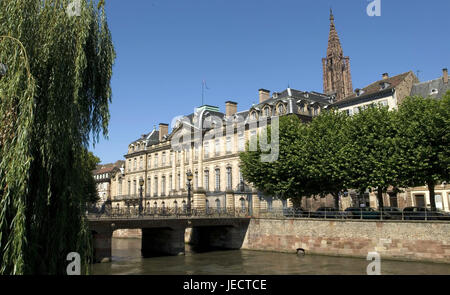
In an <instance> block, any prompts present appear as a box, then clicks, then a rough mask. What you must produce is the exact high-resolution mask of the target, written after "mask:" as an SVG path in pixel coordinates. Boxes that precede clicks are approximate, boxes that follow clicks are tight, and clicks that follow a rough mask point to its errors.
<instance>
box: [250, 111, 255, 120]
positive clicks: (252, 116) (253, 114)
mask: <svg viewBox="0 0 450 295" xmlns="http://www.w3.org/2000/svg"><path fill="white" fill-rule="evenodd" d="M250 119H252V120H256V112H252V113H251V114H250Z"/></svg>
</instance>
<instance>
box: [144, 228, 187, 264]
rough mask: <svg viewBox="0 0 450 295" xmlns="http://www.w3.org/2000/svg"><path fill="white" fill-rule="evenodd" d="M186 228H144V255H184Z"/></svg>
mask: <svg viewBox="0 0 450 295" xmlns="http://www.w3.org/2000/svg"><path fill="white" fill-rule="evenodd" d="M184 241H185V228H184V227H177V228H144V229H142V248H141V253H142V256H143V257H152V256H163V255H170V256H176V255H183V254H184V251H185V249H184Z"/></svg>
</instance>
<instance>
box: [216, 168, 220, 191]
mask: <svg viewBox="0 0 450 295" xmlns="http://www.w3.org/2000/svg"><path fill="white" fill-rule="evenodd" d="M215 191H216V192H220V169H216V186H215Z"/></svg>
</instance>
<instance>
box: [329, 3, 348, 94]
mask: <svg viewBox="0 0 450 295" xmlns="http://www.w3.org/2000/svg"><path fill="white" fill-rule="evenodd" d="M322 65H323V92H324V93H325V94H328V95H332V94H334V95H336V101H339V100H342V99H343V98H345V97H347V96H348V95H350V94H352V93H353V88H352V76H351V74H350V58H349V57H348V56H345V57H344V53H343V50H342V47H341V42H340V41H339V36H338V34H337V32H336V27H335V25H334V16H333V11H332V10H331V9H330V36H329V37H328V49H327V57H326V58H323V59H322Z"/></svg>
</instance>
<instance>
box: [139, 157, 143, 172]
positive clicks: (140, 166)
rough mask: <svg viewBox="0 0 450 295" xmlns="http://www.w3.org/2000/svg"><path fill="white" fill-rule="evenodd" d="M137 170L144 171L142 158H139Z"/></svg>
mask: <svg viewBox="0 0 450 295" xmlns="http://www.w3.org/2000/svg"><path fill="white" fill-rule="evenodd" d="M139 169H141V170H142V169H144V159H143V158H142V157H140V158H139Z"/></svg>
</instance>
